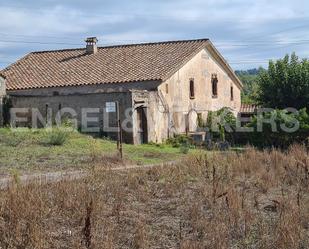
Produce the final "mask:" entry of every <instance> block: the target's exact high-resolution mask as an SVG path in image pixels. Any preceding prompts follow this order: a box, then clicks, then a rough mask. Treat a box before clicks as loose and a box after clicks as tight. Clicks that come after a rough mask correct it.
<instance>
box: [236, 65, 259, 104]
mask: <svg viewBox="0 0 309 249" xmlns="http://www.w3.org/2000/svg"><path fill="white" fill-rule="evenodd" d="M263 70H265V69H264V68H261V67H260V68H253V69H248V70H236V71H235V73H236V75H237V76H238V77H239V79H240V80H241V81H242V83H243V85H244V89H243V92H242V96H241V98H242V102H243V103H246V104H252V103H255V96H256V94H257V89H258V84H257V78H258V75H259V73H260V72H261V71H263Z"/></svg>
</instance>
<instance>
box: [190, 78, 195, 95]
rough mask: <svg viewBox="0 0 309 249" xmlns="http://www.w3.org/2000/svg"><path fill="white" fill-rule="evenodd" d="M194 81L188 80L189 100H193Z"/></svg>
mask: <svg viewBox="0 0 309 249" xmlns="http://www.w3.org/2000/svg"><path fill="white" fill-rule="evenodd" d="M194 98H195V94H194V79H190V99H194Z"/></svg>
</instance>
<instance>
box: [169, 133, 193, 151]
mask: <svg viewBox="0 0 309 249" xmlns="http://www.w3.org/2000/svg"><path fill="white" fill-rule="evenodd" d="M166 143H167V144H170V145H172V146H173V147H175V148H179V147H181V146H182V145H183V144H187V145H188V146H189V144H190V143H192V139H191V138H189V137H188V136H186V135H176V136H175V137H173V138H169V139H167V140H166Z"/></svg>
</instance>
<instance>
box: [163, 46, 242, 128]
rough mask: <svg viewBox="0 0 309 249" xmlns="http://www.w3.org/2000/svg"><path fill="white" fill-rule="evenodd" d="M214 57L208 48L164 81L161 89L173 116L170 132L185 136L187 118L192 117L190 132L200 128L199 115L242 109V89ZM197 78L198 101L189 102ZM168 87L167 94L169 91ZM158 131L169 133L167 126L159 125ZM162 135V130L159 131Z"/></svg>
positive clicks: (196, 98)
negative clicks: (214, 89) (214, 83)
mask: <svg viewBox="0 0 309 249" xmlns="http://www.w3.org/2000/svg"><path fill="white" fill-rule="evenodd" d="M214 56H215V55H214V54H213V53H212V52H211V51H209V50H208V49H204V50H202V51H201V52H199V53H198V54H197V55H196V56H194V58H192V59H191V60H190V61H189V62H188V63H186V64H185V65H184V66H183V67H182V68H181V69H180V70H179V71H177V72H176V73H175V74H174V75H172V76H171V77H170V78H169V79H168V80H166V81H165V82H163V83H162V84H161V85H160V86H159V87H158V89H159V91H160V92H161V93H162V95H163V97H164V99H165V101H166V103H167V105H168V108H169V113H170V127H172V129H170V132H173V130H174V132H175V133H183V132H185V131H186V118H185V115H189V125H188V126H189V131H195V130H196V128H197V123H196V121H197V113H201V114H202V117H203V119H206V117H207V113H208V112H209V111H215V110H218V109H220V108H222V107H230V108H231V109H232V110H233V111H234V112H235V114H237V113H238V111H239V110H240V105H241V99H240V93H241V87H240V86H239V85H238V84H237V83H236V82H235V81H233V80H232V78H231V77H230V75H229V74H228V71H227V70H225V69H224V68H223V66H222V65H220V64H219V63H218V62H217V59H215V58H214ZM212 74H217V77H218V97H217V98H213V97H212V83H211V76H212ZM191 78H192V79H194V92H195V98H194V99H190V96H189V94H190V91H189V84H190V83H189V82H190V79H191ZM231 86H233V89H234V100H233V101H232V100H231V96H230V87H231ZM167 88H168V93H167V92H166V89H167ZM157 129H158V130H166V129H167V127H165V126H164V124H162V125H158V127H157ZM158 132H159V131H158Z"/></svg>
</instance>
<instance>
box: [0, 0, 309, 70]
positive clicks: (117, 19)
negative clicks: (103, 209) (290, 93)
mask: <svg viewBox="0 0 309 249" xmlns="http://www.w3.org/2000/svg"><path fill="white" fill-rule="evenodd" d="M0 12H1V21H0V68H5V67H6V66H8V65H9V64H11V63H13V62H15V61H16V60H17V59H19V58H21V57H22V56H24V55H26V54H27V53H29V52H31V51H41V50H53V49H64V48H78V47H83V46H85V43H84V40H85V38H86V37H88V36H96V37H98V39H99V45H100V46H105V45H112V44H130V43H141V42H156V41H167V40H184V39H197V38H209V39H211V41H212V42H213V43H214V44H215V46H216V47H217V49H218V50H219V51H220V52H221V53H222V55H223V56H224V57H225V58H226V60H227V61H228V62H229V63H230V65H231V66H232V68H234V69H235V70H239V69H250V68H255V67H259V66H263V67H267V64H268V61H269V59H278V58H282V57H283V56H284V55H285V54H291V53H292V52H296V54H297V55H298V56H299V57H301V58H308V57H309V2H308V1H305V0H294V1H291V0H256V1H251V0H204V1H203V0H190V1H188V0H170V1H168V0H156V1H146V0H135V1H132V0H131V1H119V0H108V1H106V0H40V1H38V0H36V1H35V0H1V5H0Z"/></svg>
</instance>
